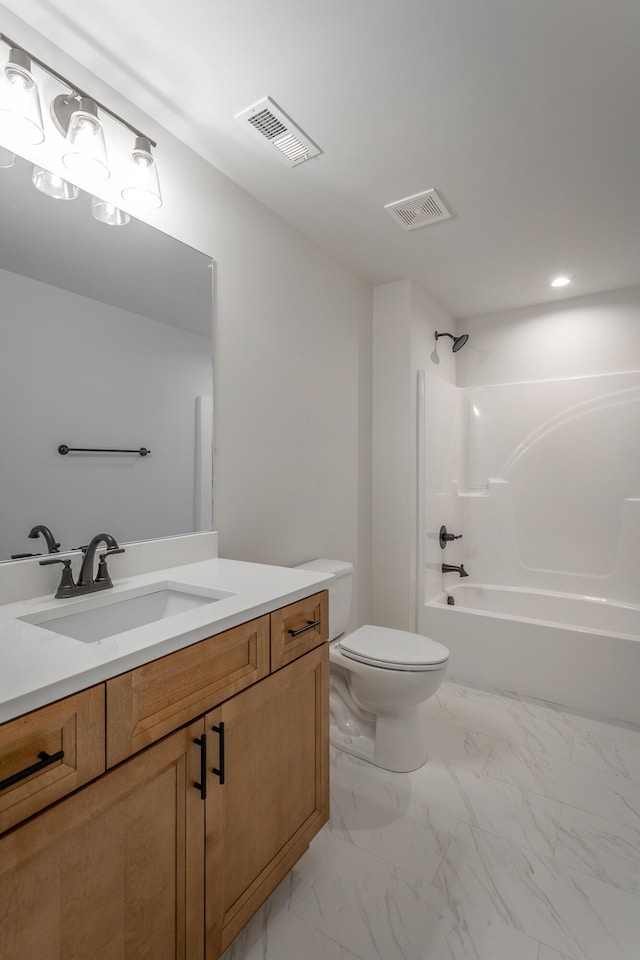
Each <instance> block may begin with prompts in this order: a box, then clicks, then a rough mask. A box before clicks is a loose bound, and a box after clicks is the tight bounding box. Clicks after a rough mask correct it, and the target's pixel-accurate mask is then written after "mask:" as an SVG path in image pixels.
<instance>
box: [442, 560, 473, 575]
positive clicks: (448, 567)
mask: <svg viewBox="0 0 640 960" xmlns="http://www.w3.org/2000/svg"><path fill="white" fill-rule="evenodd" d="M442 572H443V573H457V574H459V575H460V576H461V577H468V576H469V574H468V573H467V571H466V570H465V568H464V565H463V564H462V563H461V564H460V566H459V567H456V566H454V564H452V563H443V564H442Z"/></svg>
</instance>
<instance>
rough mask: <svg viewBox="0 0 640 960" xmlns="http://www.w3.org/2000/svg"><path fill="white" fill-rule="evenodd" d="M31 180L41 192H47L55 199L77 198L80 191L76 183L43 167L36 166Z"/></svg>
mask: <svg viewBox="0 0 640 960" xmlns="http://www.w3.org/2000/svg"><path fill="white" fill-rule="evenodd" d="M31 181H32V183H33V185H34V187H35V188H36V190H39V191H40V193H46V195H47V196H48V197H53V199H54V200H75V199H76V197H77V196H78V194H79V193H80V191H79V189H78V188H77V187H76V185H75V183H69V181H68V180H63V179H62V177H60V176H58V174H57V173H50V172H49V171H48V170H43V169H42V167H34V168H33V173H32V175H31Z"/></svg>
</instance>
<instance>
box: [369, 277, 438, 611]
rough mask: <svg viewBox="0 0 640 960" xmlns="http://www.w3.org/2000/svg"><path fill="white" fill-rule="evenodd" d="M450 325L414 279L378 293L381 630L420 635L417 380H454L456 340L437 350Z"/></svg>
mask: <svg viewBox="0 0 640 960" xmlns="http://www.w3.org/2000/svg"><path fill="white" fill-rule="evenodd" d="M452 324H453V321H452V320H451V318H450V317H449V316H448V314H447V313H446V311H445V310H443V308H442V307H441V306H440V305H439V304H438V303H437V302H436V301H435V300H434V299H433V298H432V297H431V296H430V295H429V294H428V293H427V292H426V291H425V290H424V289H423V288H422V287H420V286H419V285H418V284H417V283H415V282H414V281H412V280H400V281H397V282H395V283H389V284H385V285H383V286H379V287H376V288H375V290H374V311H373V453H372V464H373V467H372V474H373V510H372V517H373V520H372V537H373V565H372V587H373V597H372V618H373V622H374V623H377V624H380V625H382V626H388V627H395V628H398V629H405V630H406V629H415V624H416V586H417V559H416V552H417V512H416V507H417V375H418V370H424V369H428V370H430V371H433V373H434V375H435V376H436V377H438V378H441V379H444V380H447V381H453V379H454V372H455V358H454V357H453V355H452V353H451V349H450V343H451V341H448V340H446V341H442V340H441V341H439V345H438V349H437V350H435V336H434V335H435V331H436V330H440V331H442V330H448V331H449V332H451V331H452V330H453V326H452ZM443 343H445V347H443V346H442V344H443Z"/></svg>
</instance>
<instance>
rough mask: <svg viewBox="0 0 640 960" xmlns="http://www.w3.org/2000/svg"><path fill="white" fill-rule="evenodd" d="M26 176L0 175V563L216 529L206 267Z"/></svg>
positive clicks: (164, 239) (133, 224)
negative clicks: (98, 541)
mask: <svg viewBox="0 0 640 960" xmlns="http://www.w3.org/2000/svg"><path fill="white" fill-rule="evenodd" d="M32 172H33V166H32V165H31V164H30V163H27V161H25V160H22V159H20V158H16V161H15V163H14V164H13V165H12V166H9V167H4V168H2V169H0V217H1V222H2V230H1V231H0V302H1V304H2V319H1V320H0V444H1V448H2V449H1V454H0V560H8V559H11V558H12V557H16V556H17V555H23V554H39V553H47V552H48V550H47V545H46V543H45V540H44V538H43V537H42V536H41V535H39V536H37V537H36V538H31V539H30V538H29V536H28V534H29V533H30V531H31V530H32V529H33V527H35V526H37V525H39V524H42V525H45V526H47V527H49V528H50V529H51V531H52V532H53V534H54V537H55V539H56V541H58V542H60V544H61V549H62V550H69V549H73V548H75V547H78V546H80V545H82V544H86V543H87V542H88V541H89V540H90V538H91V537H92V536H93V535H94V534H96V533H101V532H108V533H111V534H112V535H113V536H114V537H116V539H117V540H118V541H119V542H121V543H122V542H127V541H134V540H146V539H154V538H157V537H166V536H174V535H177V534H184V533H190V532H193V531H194V530H202V529H210V528H211V502H212V491H211V457H212V453H211V434H212V420H211V418H212V393H213V383H212V364H213V358H212V316H213V277H214V271H213V263H212V261H211V259H210V258H209V257H207V256H205V255H204V254H202V253H199V252H198V251H197V250H193V249H191V248H190V247H187V246H186V245H185V244H182V243H180V242H179V241H177V240H175V239H173V238H172V237H169V236H167V235H166V234H164V233H162V232H161V231H159V230H156V229H154V228H153V227H150V226H149V225H148V224H145V223H142V222H140V221H138V220H135V219H133V218H132V219H131V220H130V222H129V223H128V224H126V225H125V226H109V225H106V224H104V223H101V222H98V221H97V220H95V219H94V218H93V217H92V215H91V198H90V196H89V195H88V194H86V193H83V192H82V191H80V195H79V197H77V199H74V200H71V201H70V200H56V199H52V198H51V197H49V196H46V195H44V194H43V193H41V192H39V191H38V190H36V189H35V188H34V186H33V184H32ZM62 445H66V446H67V447H70V448H91V450H95V451H96V452H74V451H73V450H72V451H71V452H69V453H67V454H66V455H62V454H61V453H60V452H59V447H61V446H62ZM140 448H146V449H147V450H149V451H150V454H149V455H148V456H140V455H139V454H136V453H113V452H111V453H107V452H98V451H101V450H105V449H106V450H138V449H140Z"/></svg>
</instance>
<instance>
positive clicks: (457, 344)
mask: <svg viewBox="0 0 640 960" xmlns="http://www.w3.org/2000/svg"><path fill="white" fill-rule="evenodd" d="M438 337H451V339H452V340H453V345H452V347H451V349H452V351H453V352H454V353H457V352H458V350H462V348H463V347H464V345H465V343H466V342H467V340H468V339H469V334H468V333H463V334H462V335H461V336H459V337H454V335H453V334H452V333H438V332H437V331H436V343H437V342H438Z"/></svg>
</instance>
